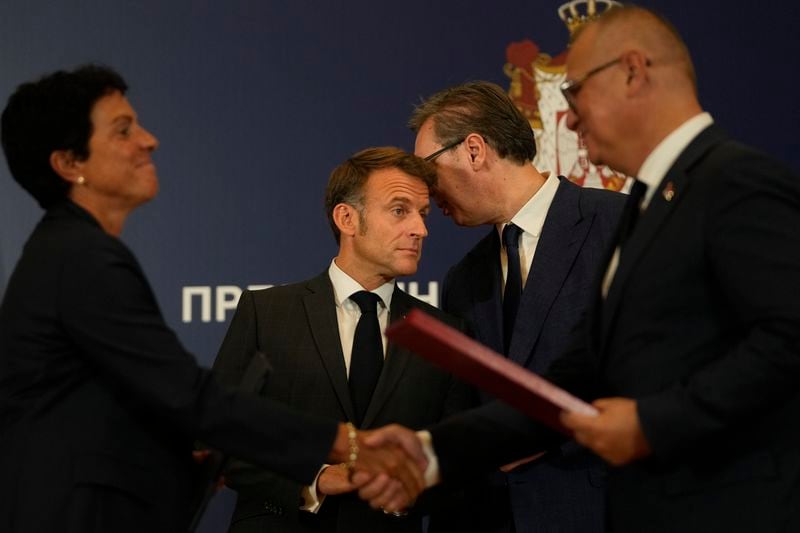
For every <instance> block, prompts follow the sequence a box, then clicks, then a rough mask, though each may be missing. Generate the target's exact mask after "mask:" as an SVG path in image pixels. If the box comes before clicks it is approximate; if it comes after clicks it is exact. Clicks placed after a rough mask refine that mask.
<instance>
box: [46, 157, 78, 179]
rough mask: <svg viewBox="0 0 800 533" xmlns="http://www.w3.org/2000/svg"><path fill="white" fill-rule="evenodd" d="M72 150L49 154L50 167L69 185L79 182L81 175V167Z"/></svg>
mask: <svg viewBox="0 0 800 533" xmlns="http://www.w3.org/2000/svg"><path fill="white" fill-rule="evenodd" d="M81 163H82V161H79V160H78V158H76V157H75V154H74V153H73V152H72V150H55V151H53V153H51V154H50V167H51V168H52V169H53V171H55V173H56V174H58V175H59V176H61V177H62V178H63V179H64V180H66V181H68V182H70V183H73V184H74V183H78V182H79V181H81V179H82V177H83V174H82V168H83V165H81Z"/></svg>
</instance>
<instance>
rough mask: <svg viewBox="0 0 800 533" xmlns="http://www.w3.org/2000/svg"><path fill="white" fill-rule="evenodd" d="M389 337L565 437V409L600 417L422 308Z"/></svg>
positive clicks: (399, 322) (392, 329)
mask: <svg viewBox="0 0 800 533" xmlns="http://www.w3.org/2000/svg"><path fill="white" fill-rule="evenodd" d="M386 336H387V337H388V338H389V339H390V340H391V341H392V342H395V343H397V344H399V345H401V346H404V347H406V348H408V349H410V350H413V351H414V352H416V353H417V354H419V355H421V356H422V357H424V358H425V359H428V360H429V361H431V362H432V363H434V364H435V365H437V366H439V367H441V368H443V369H445V370H447V371H448V372H450V373H451V374H453V375H454V376H457V377H458V378H460V379H462V380H463V381H466V382H468V383H472V384H473V385H475V386H477V387H479V388H481V389H483V390H484V391H486V392H488V393H489V394H491V395H493V396H495V397H497V398H498V399H500V400H503V401H504V402H506V403H508V404H509V405H511V406H512V407H514V408H516V409H518V410H520V411H522V412H523V413H525V414H526V415H528V416H530V417H531V418H535V419H536V420H539V421H540V422H543V423H545V424H547V425H548V426H550V427H552V428H553V429H556V430H558V431H560V432H562V433H565V434H567V435H569V434H570V431H569V430H567V429H566V428H565V427H564V426H563V425H561V423H560V422H559V420H558V414H559V413H560V412H561V411H562V410H566V411H572V412H577V413H582V414H587V415H596V414H597V410H596V409H595V408H594V407H592V406H591V405H589V404H588V403H586V402H584V401H583V400H581V399H579V398H577V397H575V396H573V395H572V394H570V393H568V392H567V391H565V390H564V389H562V388H560V387H557V386H556V385H553V384H552V383H550V382H549V381H547V380H546V379H544V378H542V377H540V376H539V375H537V374H535V373H533V372H531V371H530V370H528V369H526V368H524V367H521V366H520V365H518V364H517V363H514V362H513V361H510V360H509V359H506V358H505V357H503V356H502V355H500V354H498V353H497V352H495V351H494V350H492V349H490V348H488V347H486V346H484V345H483V344H481V343H479V342H477V341H475V340H473V339H470V338H469V337H467V336H466V335H464V334H463V333H461V332H460V331H458V330H456V329H453V328H451V327H450V326H448V325H447V324H444V323H442V322H440V321H439V320H436V319H435V318H433V317H432V316H430V315H428V314H426V313H424V312H423V311H420V310H419V309H415V310H413V311H411V312H410V313H409V314H408V316H406V318H405V320H397V321H395V322H394V323H392V325H391V326H389V328H388V329H387V330H386Z"/></svg>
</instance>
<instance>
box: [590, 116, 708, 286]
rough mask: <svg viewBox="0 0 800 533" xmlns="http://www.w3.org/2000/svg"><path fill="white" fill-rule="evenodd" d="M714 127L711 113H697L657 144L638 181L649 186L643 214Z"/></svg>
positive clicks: (613, 264) (613, 265) (613, 268)
mask: <svg viewBox="0 0 800 533" xmlns="http://www.w3.org/2000/svg"><path fill="white" fill-rule="evenodd" d="M713 123H714V119H713V118H711V115H709V114H708V113H698V114H697V115H695V116H693V117H692V118H690V119H689V120H687V121H686V122H684V123H683V124H681V125H680V126H678V128H677V129H675V130H674V131H673V132H672V133H670V134H669V135H667V136H666V137H664V139H663V140H662V141H661V142H660V143H658V145H657V146H656V147H655V149H653V151H652V152H650V154H649V155H648V156H647V158H646V159H645V160H644V163H642V166H641V168H640V169H639V172H637V174H636V178H637V179H638V180H639V181H641V182H642V183H644V184H645V185H647V192H645V195H644V198H643V199H642V206H641V210H642V212H644V210H645V209H646V208H647V206H648V205H650V200H652V199H653V195H654V194H655V193H656V191H657V190H658V186H659V185H660V184H661V181H662V180H663V179H664V176H666V175H667V172H668V171H669V169H670V167H672V165H673V164H675V161H676V160H677V159H678V156H679V155H681V153H682V152H683V151H684V150H685V149H686V147H687V146H689V143H691V142H692V141H693V140H694V138H695V137H697V136H698V135H700V132H701V131H703V130H704V129H706V128H707V127H709V126H710V125H711V124H713ZM619 253H620V250H619V246H617V248H616V250H614V255H613V256H612V257H611V261H610V262H609V263H608V268H607V269H606V274H605V276H603V285H602V290H603V298H605V297H606V296H608V289H609V288H610V287H611V282H612V281H613V279H614V274H616V273H617V267H618V266H619Z"/></svg>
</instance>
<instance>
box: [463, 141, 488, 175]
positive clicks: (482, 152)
mask: <svg viewBox="0 0 800 533" xmlns="http://www.w3.org/2000/svg"><path fill="white" fill-rule="evenodd" d="M464 145H465V146H466V147H467V154H468V156H467V157H469V163H470V165H472V168H473V170H477V169H478V168H480V167H481V165H483V163H484V162H485V161H486V156H487V153H486V149H487V148H488V145H487V144H486V139H484V138H483V136H482V135H478V134H477V133H470V134H469V135H467V137H466V139H464Z"/></svg>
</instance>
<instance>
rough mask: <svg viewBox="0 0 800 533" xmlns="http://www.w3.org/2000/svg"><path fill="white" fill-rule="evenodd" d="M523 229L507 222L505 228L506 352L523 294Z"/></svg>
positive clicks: (504, 311)
mask: <svg viewBox="0 0 800 533" xmlns="http://www.w3.org/2000/svg"><path fill="white" fill-rule="evenodd" d="M521 234H522V230H521V229H520V228H519V226H515V225H514V224H506V227H505V228H503V246H505V248H506V258H507V259H508V261H507V262H506V263H507V265H508V273H507V274H506V289H505V291H504V292H503V344H504V349H505V354H506V355H508V348H509V347H510V346H511V333H512V332H513V331H514V321H515V320H516V319H517V308H519V300H520V296H522V273H521V272H520V266H519V236H520V235H521Z"/></svg>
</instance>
